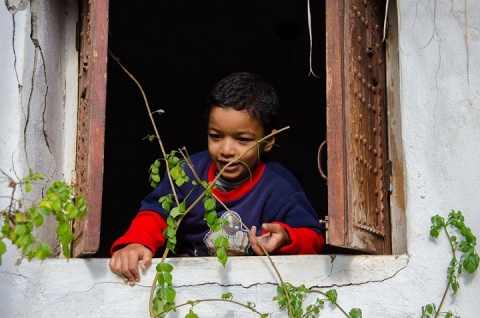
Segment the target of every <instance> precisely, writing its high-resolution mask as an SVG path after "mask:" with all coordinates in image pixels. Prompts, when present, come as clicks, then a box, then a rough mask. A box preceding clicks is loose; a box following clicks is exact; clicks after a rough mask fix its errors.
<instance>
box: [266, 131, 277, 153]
mask: <svg viewBox="0 0 480 318" xmlns="http://www.w3.org/2000/svg"><path fill="white" fill-rule="evenodd" d="M276 131H277V130H276V129H273V130H272V132H271V134H273V133H274V132H276ZM273 145H275V136H272V137H270V138H269V139H268V140H266V141H265V147H264V148H263V152H268V151H270V150H271V149H272V147H273Z"/></svg>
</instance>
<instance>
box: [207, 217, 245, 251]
mask: <svg viewBox="0 0 480 318" xmlns="http://www.w3.org/2000/svg"><path fill="white" fill-rule="evenodd" d="M234 215H235V216H234ZM221 217H222V218H223V219H226V220H227V221H228V224H225V225H224V226H223V228H222V230H220V231H218V232H213V231H212V230H210V231H208V233H207V234H206V235H205V237H204V239H203V241H204V242H205V245H206V246H207V248H208V254H210V255H212V256H215V255H216V253H215V252H216V250H217V249H216V247H215V240H216V239H217V238H218V237H220V236H224V237H226V238H227V239H228V245H229V246H228V248H227V255H230V256H241V255H250V254H251V251H250V241H249V240H248V231H247V229H246V228H245V227H244V226H242V223H241V222H240V221H239V220H241V218H240V215H238V213H236V212H234V211H227V212H225V213H224V214H223V215H222V216H221Z"/></svg>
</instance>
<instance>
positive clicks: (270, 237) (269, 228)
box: [249, 223, 290, 255]
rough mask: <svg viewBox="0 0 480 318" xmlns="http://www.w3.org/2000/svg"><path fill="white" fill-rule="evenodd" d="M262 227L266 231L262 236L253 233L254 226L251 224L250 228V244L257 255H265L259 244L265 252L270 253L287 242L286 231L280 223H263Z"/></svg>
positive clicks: (255, 230) (255, 228) (288, 240)
mask: <svg viewBox="0 0 480 318" xmlns="http://www.w3.org/2000/svg"><path fill="white" fill-rule="evenodd" d="M262 229H263V230H264V231H266V233H265V234H262V236H255V233H256V232H257V227H256V226H252V229H251V230H250V233H251V234H250V237H249V238H250V244H251V245H252V249H253V251H254V252H255V253H256V254H257V255H265V253H264V252H263V250H262V248H261V247H260V246H259V244H261V245H262V246H263V248H264V249H265V250H266V251H267V253H271V252H273V251H275V250H276V249H277V248H279V247H281V246H283V245H286V244H289V242H290V238H289V236H288V233H287V231H285V229H284V228H283V227H282V226H281V225H280V224H276V223H263V224H262Z"/></svg>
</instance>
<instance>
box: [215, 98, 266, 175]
mask: <svg viewBox="0 0 480 318" xmlns="http://www.w3.org/2000/svg"><path fill="white" fill-rule="evenodd" d="M264 136H265V132H264V131H263V127H262V124H261V123H260V121H259V120H257V119H254V118H252V117H250V115H249V114H248V112H247V111H246V110H242V111H238V110H235V109H233V108H221V107H213V108H212V110H211V112H210V116H209V118H208V152H209V153H210V157H211V159H212V161H213V162H214V163H215V166H216V167H217V170H218V171H220V170H222V169H223V168H224V167H225V165H226V164H227V163H229V162H231V161H234V160H235V159H237V158H238V157H240V156H242V155H243V156H242V158H241V159H240V160H239V162H236V163H233V164H231V165H230V166H228V168H227V169H225V171H224V172H223V173H222V178H224V179H225V180H227V181H229V182H237V181H240V180H243V179H245V178H246V177H248V176H249V175H250V174H251V173H252V172H253V170H254V169H255V166H256V165H257V163H258V161H259V155H260V154H261V153H262V152H267V151H269V150H270V149H271V148H272V146H273V143H274V142H275V138H273V137H272V138H271V139H270V140H269V141H268V142H263V143H262V144H261V145H260V146H254V145H255V143H256V141H257V140H259V139H261V138H263V137H264ZM252 146H254V147H253V148H252ZM250 148H251V149H250ZM259 148H260V149H259ZM248 149H250V150H249V151H248V152H247V153H246V154H245V152H246V151H247V150H248ZM240 161H241V162H240ZM247 166H248V167H247Z"/></svg>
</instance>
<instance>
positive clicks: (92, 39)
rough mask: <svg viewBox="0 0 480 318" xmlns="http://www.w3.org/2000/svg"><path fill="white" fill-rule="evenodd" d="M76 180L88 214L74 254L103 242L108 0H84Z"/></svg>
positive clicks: (78, 229) (78, 232)
mask: <svg viewBox="0 0 480 318" xmlns="http://www.w3.org/2000/svg"><path fill="white" fill-rule="evenodd" d="M79 22H80V23H79V24H80V25H79V32H80V37H79V51H80V57H79V79H78V81H79V96H78V129H77V133H78V136H77V157H76V178H77V179H76V180H77V189H78V191H79V193H80V194H81V195H82V196H84V197H85V198H86V200H87V204H88V214H87V216H86V218H84V219H83V220H81V222H79V223H78V224H76V225H75V228H74V234H75V238H74V242H73V255H72V256H73V257H85V256H89V255H92V254H94V253H95V252H96V251H97V250H98V248H99V244H100V221H101V219H100V217H101V209H102V189H103V152H104V135H105V103H106V93H107V88H106V82H107V43H108V0H81V1H80V21H79Z"/></svg>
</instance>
